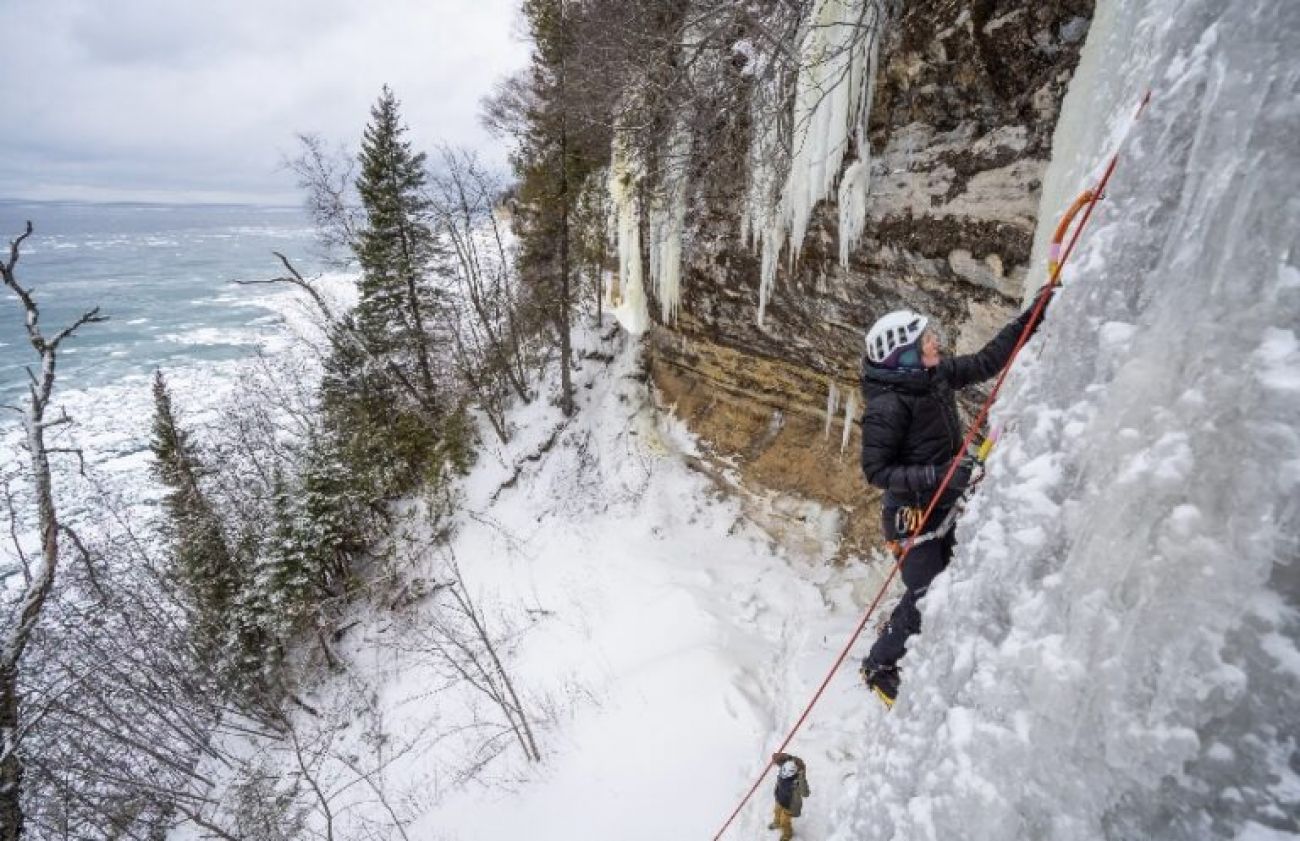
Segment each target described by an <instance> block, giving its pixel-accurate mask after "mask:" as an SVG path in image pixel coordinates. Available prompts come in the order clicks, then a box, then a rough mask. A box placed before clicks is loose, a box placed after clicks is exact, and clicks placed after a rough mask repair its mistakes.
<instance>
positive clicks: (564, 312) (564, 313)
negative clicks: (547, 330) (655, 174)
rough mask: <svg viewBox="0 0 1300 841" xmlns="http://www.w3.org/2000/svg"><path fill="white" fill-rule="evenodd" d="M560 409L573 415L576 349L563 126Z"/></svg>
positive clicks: (562, 128)
mask: <svg viewBox="0 0 1300 841" xmlns="http://www.w3.org/2000/svg"><path fill="white" fill-rule="evenodd" d="M556 326H557V327H558V328H559V330H560V391H561V394H560V409H561V410H562V411H563V412H564V416H565V417H570V416H572V415H573V375H572V371H571V370H570V369H571V367H572V361H573V348H572V346H571V342H570V341H569V138H568V128H567V126H565V125H563V124H561V126H560V315H559V319H558V324H557V325H556Z"/></svg>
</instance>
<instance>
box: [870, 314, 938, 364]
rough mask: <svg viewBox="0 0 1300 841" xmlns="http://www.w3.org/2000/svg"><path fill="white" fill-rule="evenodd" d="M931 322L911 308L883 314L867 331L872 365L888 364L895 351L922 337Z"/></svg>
mask: <svg viewBox="0 0 1300 841" xmlns="http://www.w3.org/2000/svg"><path fill="white" fill-rule="evenodd" d="M929 324H930V319H928V318H926V317H925V316H923V315H921V314H920V313H919V312H912V311H911V310H895V311H894V312H891V313H890V314H889V315H884V316H881V317H880V318H878V319H876V323H875V324H873V325H871V329H870V330H868V331H867V359H868V360H869V361H870V362H871V364H872V365H882V364H886V360H888V359H889V357H890V355H891V354H893V353H894V351H896V350H898V349H899V348H901V347H907V346H908V345H911V344H914V343H915V342H916V341H917V340H918V339H920V338H921V334H922V333H924V332H925V328H926V327H927V326H929Z"/></svg>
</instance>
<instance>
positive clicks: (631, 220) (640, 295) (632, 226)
mask: <svg viewBox="0 0 1300 841" xmlns="http://www.w3.org/2000/svg"><path fill="white" fill-rule="evenodd" d="M639 176H640V166H639V165H638V163H637V161H635V160H634V159H633V158H632V156H631V154H630V153H629V151H628V149H627V146H626V145H625V144H624V143H622V142H621V141H620V140H618V139H617V138H616V139H615V141H614V149H613V155H612V158H611V161H610V166H609V195H610V198H611V200H612V202H613V211H614V220H613V221H614V237H615V240H616V242H617V245H618V284H619V285H618V294H614V293H613V290H610V294H608V295H607V297H608V298H609V306H610V309H611V311H612V312H613V313H614V317H615V318H617V319H618V322H619V323H620V324H622V325H623V329H625V330H627V331H628V332H629V333H632V334H634V335H637V334H640V333H642V332H644V331H645V329H646V327H647V326H649V323H650V313H649V311H648V310H647V309H646V300H645V288H644V287H643V286H642V279H641V207H640V203H639V202H638V201H637V195H636V192H637V183H638V180H639Z"/></svg>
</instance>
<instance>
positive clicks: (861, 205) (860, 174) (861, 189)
mask: <svg viewBox="0 0 1300 841" xmlns="http://www.w3.org/2000/svg"><path fill="white" fill-rule="evenodd" d="M870 180H871V164H870V162H869V161H865V160H857V161H854V162H853V163H852V164H850V165H849V168H848V169H847V170H845V172H844V179H843V180H842V181H840V200H839V206H840V265H841V266H843V267H844V268H846V269H847V268H848V267H849V255H850V254H852V253H853V249H854V248H857V245H858V241H859V240H860V239H861V238H862V229H863V227H865V225H866V223H867V186H868V184H869V182H870Z"/></svg>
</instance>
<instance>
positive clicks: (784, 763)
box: [767, 753, 812, 841]
mask: <svg viewBox="0 0 1300 841" xmlns="http://www.w3.org/2000/svg"><path fill="white" fill-rule="evenodd" d="M772 764H773V765H775V766H776V792H775V794H776V807H775V808H774V809H773V810H772V822H771V823H770V824H768V825H767V828H768V829H779V830H781V841H790V839H791V838H792V837H793V836H794V819H795V818H797V817H799V815H800V813H802V812H803V799H804V798H805V797H808V796H809V795H811V794H812V792H811V791H809V790H808V768H807V766H805V765H804V762H803V760H802V759H800V758H799V757H797V756H795V755H794V754H790V753H774V754H772Z"/></svg>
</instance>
